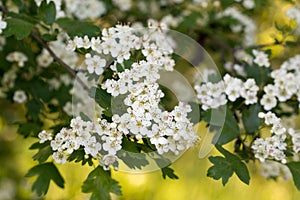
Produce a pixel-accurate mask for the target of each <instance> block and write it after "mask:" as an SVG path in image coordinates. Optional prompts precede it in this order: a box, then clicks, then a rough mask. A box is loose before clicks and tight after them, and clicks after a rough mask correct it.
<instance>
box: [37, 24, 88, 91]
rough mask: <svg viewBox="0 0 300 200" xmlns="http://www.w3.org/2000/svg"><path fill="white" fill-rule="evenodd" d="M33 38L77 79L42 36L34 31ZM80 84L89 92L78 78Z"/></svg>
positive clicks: (74, 73) (74, 72)
mask: <svg viewBox="0 0 300 200" xmlns="http://www.w3.org/2000/svg"><path fill="white" fill-rule="evenodd" d="M31 36H32V37H33V38H34V39H35V40H36V41H37V42H39V43H40V44H41V45H42V46H43V47H44V48H45V49H46V50H47V51H48V52H49V54H50V55H51V57H52V58H53V59H54V60H55V61H56V62H57V63H58V64H60V65H61V66H62V67H63V68H65V69H66V70H67V71H68V72H69V73H70V74H71V75H72V76H73V77H74V78H76V75H77V74H76V71H74V70H73V69H72V68H71V67H70V66H69V65H68V64H66V63H65V62H64V61H63V60H62V59H60V58H59V57H58V56H57V55H56V54H55V53H54V51H53V50H52V49H51V48H50V47H49V45H48V44H47V43H46V41H45V40H43V39H42V38H41V36H40V35H39V34H38V33H37V32H36V31H34V30H32V31H31ZM77 80H78V82H79V83H80V84H81V86H82V87H83V89H85V90H87V91H88V90H89V88H88V86H87V85H86V84H85V83H84V82H83V81H82V80H81V79H80V78H78V77H77Z"/></svg>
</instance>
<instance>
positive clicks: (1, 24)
mask: <svg viewBox="0 0 300 200" xmlns="http://www.w3.org/2000/svg"><path fill="white" fill-rule="evenodd" d="M6 26H7V23H6V21H4V20H3V19H2V13H0V34H1V33H2V31H3V29H5V28H6Z"/></svg>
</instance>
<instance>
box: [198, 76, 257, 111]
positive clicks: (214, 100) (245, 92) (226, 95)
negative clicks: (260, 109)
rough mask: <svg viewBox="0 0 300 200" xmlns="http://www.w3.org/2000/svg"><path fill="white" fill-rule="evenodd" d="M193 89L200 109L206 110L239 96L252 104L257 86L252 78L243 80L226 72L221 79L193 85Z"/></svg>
mask: <svg viewBox="0 0 300 200" xmlns="http://www.w3.org/2000/svg"><path fill="white" fill-rule="evenodd" d="M195 90H196V92H197V98H198V100H199V102H200V104H201V105H202V109H203V110H207V109H210V108H218V107H220V106H222V105H225V104H226V103H227V102H228V100H229V101H231V102H234V101H236V100H237V99H238V98H240V97H242V98H244V99H245V104H246V105H250V104H254V103H256V102H257V92H258V90H259V88H258V86H257V85H256V83H255V80H254V79H248V80H247V81H246V82H243V81H242V80H241V79H238V78H234V77H231V76H230V75H228V74H226V75H225V76H224V79H223V81H220V82H218V83H211V82H208V83H204V84H202V85H195Z"/></svg>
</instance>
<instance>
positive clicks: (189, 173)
mask: <svg viewBox="0 0 300 200" xmlns="http://www.w3.org/2000/svg"><path fill="white" fill-rule="evenodd" d="M286 9H287V5H286V4H285V3H282V1H277V0H276V1H274V4H273V5H272V6H270V7H268V8H266V10H265V11H264V13H261V15H260V16H256V17H257V18H259V20H258V21H260V23H259V24H258V26H259V35H258V38H257V42H258V43H259V44H265V43H270V42H273V39H272V38H274V36H275V35H276V31H275V30H274V28H273V27H274V26H273V25H274V21H278V22H280V23H284V22H285V21H286V20H287V18H286V17H284V12H285V10H286ZM273 50H274V51H275V54H273V56H278V57H284V56H285V52H284V51H283V49H282V48H281V47H279V46H275V47H273ZM212 56H213V55H212ZM22 113H23V108H22V107H20V106H19V105H12V104H11V103H9V102H7V101H5V100H0V163H1V164H0V200H9V199H40V198H38V197H36V196H35V194H32V193H31V192H30V188H31V183H32V179H28V178H25V177H24V175H25V174H26V172H27V171H28V169H29V168H31V167H32V166H33V165H34V164H35V163H34V161H33V160H32V159H31V157H32V156H33V155H34V154H35V152H34V151H29V150H28V148H29V147H30V145H31V144H32V143H34V142H36V141H37V140H36V139H24V138H22V137H21V136H19V135H17V134H16V126H15V125H13V122H15V121H18V120H20V116H22ZM203 129H204V128H203ZM203 129H201V130H203ZM199 148H200V147H199V146H198V147H195V148H193V149H190V150H189V151H187V152H186V153H185V154H184V155H183V156H182V157H181V158H180V159H179V160H177V161H176V162H175V163H174V164H173V165H172V167H173V169H174V170H175V173H176V174H177V175H178V176H179V180H169V179H168V180H163V179H162V176H161V172H160V171H157V172H152V173H146V174H128V173H123V172H113V177H114V178H115V179H116V180H118V181H119V182H120V184H121V186H122V191H123V196H122V197H115V196H114V197H113V199H122V200H170V199H172V200H183V199H184V200H189V199H192V200H194V199H195V200H198V199H199V200H219V199H220V200H232V199H243V200H248V199H249V200H250V199H251V200H252V199H258V200H283V199H284V200H298V199H300V192H299V191H297V190H296V188H295V186H294V185H293V183H292V180H290V181H288V182H285V181H283V180H281V179H279V180H277V181H274V180H266V179H265V178H263V177H261V176H260V175H259V164H258V163H256V164H255V165H254V164H253V163H249V164H248V167H249V170H250V172H251V181H250V185H249V186H248V185H245V184H243V183H242V182H240V181H239V180H238V178H237V177H236V176H235V175H234V176H233V177H232V178H231V179H230V181H229V183H228V184H227V185H226V186H225V187H223V186H222V184H221V182H220V181H215V180H213V179H210V178H208V177H206V171H207V169H208V168H209V167H210V165H211V164H210V163H209V161H208V159H207V157H208V156H209V155H208V156H207V157H206V158H204V159H198V152H199ZM228 148H230V144H229V146H228ZM215 154H216V152H215V151H212V152H211V153H210V155H215ZM58 167H59V170H60V171H61V173H62V175H63V177H64V178H65V180H66V185H65V189H60V188H58V187H57V186H55V185H54V184H51V185H50V189H49V192H48V194H47V196H46V197H45V199H49V200H68V199H74V200H77V199H78V200H81V199H88V195H85V194H82V193H81V188H80V187H81V184H82V182H83V181H84V179H85V178H86V176H87V174H88V173H89V172H90V171H91V170H92V168H91V167H82V166H80V165H77V164H73V163H71V164H66V165H59V166H58ZM12 196H13V198H12Z"/></svg>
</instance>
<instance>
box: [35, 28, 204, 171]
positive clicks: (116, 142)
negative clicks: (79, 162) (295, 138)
mask: <svg viewBox="0 0 300 200" xmlns="http://www.w3.org/2000/svg"><path fill="white" fill-rule="evenodd" d="M151 25H152V26H153V24H151ZM147 31H149V33H147ZM141 33H143V34H144V35H143V36H140V35H141ZM173 45H174V44H173V41H172V40H171V39H170V38H169V37H168V36H167V35H166V34H165V33H164V32H161V30H160V29H158V28H150V29H149V30H145V29H143V30H139V29H138V30H137V31H135V32H134V30H133V28H131V27H129V26H127V25H117V26H116V27H112V28H109V29H103V31H102V37H101V38H91V39H90V38H88V37H87V36H84V37H75V38H74V39H73V40H71V41H69V42H68V49H69V50H73V51H74V50H75V49H76V48H85V49H89V50H90V53H87V54H85V61H84V62H83V63H84V65H85V66H86V68H87V72H88V74H91V73H95V74H96V75H101V74H102V72H103V71H104V70H105V69H106V68H105V67H106V60H105V59H104V58H105V57H107V56H111V58H113V59H114V60H115V61H114V62H113V64H111V65H109V67H110V69H111V70H113V71H114V73H115V77H117V78H112V79H107V80H105V82H103V83H102V85H101V87H102V89H104V90H106V91H107V93H109V94H110V95H111V96H112V97H114V98H121V100H122V103H123V104H124V108H120V109H119V107H117V106H114V104H113V102H112V110H113V112H115V113H116V114H114V115H113V116H112V118H111V120H112V121H111V122H108V121H107V120H106V119H102V118H98V121H97V122H84V121H82V120H81V119H80V118H79V117H77V118H75V119H73V120H72V121H71V129H66V128H63V129H62V130H61V131H60V132H59V133H57V134H56V135H55V138H54V140H52V141H51V147H52V149H53V150H54V151H55V152H54V154H53V158H54V159H55V160H56V162H58V163H65V162H66V158H67V156H68V155H70V154H71V153H72V152H73V151H74V150H78V149H79V148H80V147H83V148H84V150H85V154H86V155H90V156H92V157H93V158H98V157H100V158H101V159H100V164H101V165H103V167H104V169H108V167H109V166H110V165H113V166H115V167H116V166H117V163H118V157H117V153H118V151H120V150H121V149H122V139H123V137H134V138H135V139H136V140H137V141H139V140H141V139H142V138H148V139H149V140H150V142H151V144H152V145H154V146H155V147H156V150H157V152H158V154H160V155H162V154H164V153H167V152H173V153H174V154H175V155H178V154H179V153H180V152H182V151H184V150H186V149H188V148H189V147H191V146H193V145H194V144H196V142H197V141H198V140H199V137H198V136H197V135H196V134H195V133H194V129H193V123H191V122H190V120H189V118H188V113H189V112H191V107H190V105H188V104H186V103H183V102H179V104H178V105H177V106H175V107H174V109H173V110H171V111H165V110H163V109H162V107H161V105H160V100H161V98H162V97H164V93H163V92H162V91H161V90H160V89H159V84H158V83H157V81H158V79H159V78H160V75H159V71H160V70H165V71H173V67H174V66H175V61H174V60H173V59H172V58H171V54H172V52H173ZM132 50H135V51H140V52H141V54H142V55H143V56H144V59H143V60H139V61H137V62H133V63H132V64H131V66H129V67H128V66H127V67H125V65H124V64H123V62H124V60H128V59H129V58H130V57H131V52H132ZM120 67H121V68H122V69H121V70H120ZM77 92H78V91H77ZM43 134H44V133H40V135H41V136H42V135H43ZM44 135H45V134H44ZM45 138H49V137H48V136H47V135H46V136H44V138H43V139H41V141H44V140H45Z"/></svg>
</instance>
